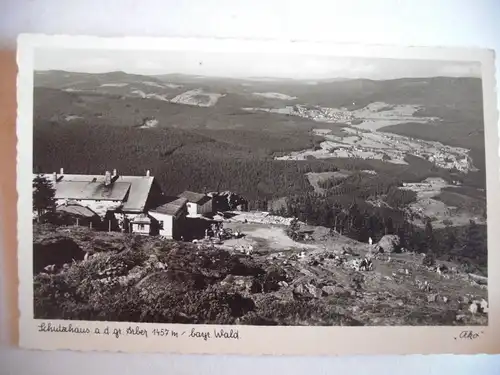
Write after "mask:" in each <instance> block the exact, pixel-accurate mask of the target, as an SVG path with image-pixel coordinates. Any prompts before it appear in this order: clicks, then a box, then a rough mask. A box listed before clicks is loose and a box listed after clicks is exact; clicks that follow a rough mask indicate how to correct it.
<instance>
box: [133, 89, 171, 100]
mask: <svg viewBox="0 0 500 375" xmlns="http://www.w3.org/2000/svg"><path fill="white" fill-rule="evenodd" d="M131 94H134V95H137V96H139V97H140V98H143V99H156V100H163V101H165V102H168V101H169V98H168V96H167V95H162V94H156V93H146V92H144V91H142V90H132V91H131Z"/></svg>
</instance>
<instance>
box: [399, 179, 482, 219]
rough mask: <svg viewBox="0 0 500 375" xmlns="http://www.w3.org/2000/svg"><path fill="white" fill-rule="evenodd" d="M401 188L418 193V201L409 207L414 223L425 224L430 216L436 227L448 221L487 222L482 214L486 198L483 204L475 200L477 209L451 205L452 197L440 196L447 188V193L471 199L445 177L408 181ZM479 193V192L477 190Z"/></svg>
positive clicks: (465, 199) (463, 198)
mask: <svg viewBox="0 0 500 375" xmlns="http://www.w3.org/2000/svg"><path fill="white" fill-rule="evenodd" d="M401 189H404V190H411V191H414V192H416V193H417V201H416V202H415V203H412V204H410V205H409V206H408V208H407V209H408V211H409V212H410V213H411V214H412V215H414V223H415V224H417V225H419V226H422V227H423V226H425V222H426V220H427V219H428V218H431V220H432V222H433V226H434V227H444V226H445V225H446V223H448V225H455V226H462V225H467V224H468V223H469V222H470V220H474V221H475V222H477V223H480V224H484V223H485V222H486V220H485V219H484V217H483V216H482V213H483V212H484V210H485V209H486V204H485V202H484V200H483V202H482V204H481V203H479V202H477V201H476V200H474V201H473V202H476V208H477V210H460V209H459V207H456V206H453V205H450V203H452V204H453V203H454V201H452V200H451V199H446V198H445V199H442V198H440V196H441V194H443V190H444V189H447V190H446V192H447V193H449V194H453V195H455V196H458V198H460V197H461V198H462V200H464V201H467V200H469V201H470V200H471V198H470V197H469V198H468V197H467V196H464V195H462V194H460V193H459V191H460V190H459V187H457V186H454V185H449V184H448V183H447V182H446V181H444V180H443V179H440V178H428V179H426V180H424V181H422V182H421V183H406V184H404V186H403V187H402V188H401ZM454 191H456V193H455V192H454ZM477 193H479V192H477V191H476V194H477ZM455 202H456V201H455ZM480 206H482V207H480Z"/></svg>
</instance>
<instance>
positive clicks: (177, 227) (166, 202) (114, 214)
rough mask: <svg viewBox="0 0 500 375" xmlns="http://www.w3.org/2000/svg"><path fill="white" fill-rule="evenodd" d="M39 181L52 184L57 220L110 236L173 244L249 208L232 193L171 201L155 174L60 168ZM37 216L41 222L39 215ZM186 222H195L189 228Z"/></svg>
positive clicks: (187, 193)
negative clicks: (226, 213)
mask: <svg viewBox="0 0 500 375" xmlns="http://www.w3.org/2000/svg"><path fill="white" fill-rule="evenodd" d="M36 176H41V177H44V178H45V179H46V180H47V181H50V183H51V186H52V188H53V189H54V199H55V203H56V214H57V215H58V216H63V217H65V218H66V220H67V221H68V220H69V222H70V223H72V224H76V225H85V226H89V227H92V226H94V227H97V226H100V227H101V228H104V229H107V230H109V231H121V232H125V233H135V234H139V235H159V236H162V237H164V238H168V239H184V238H185V237H186V235H187V234H189V235H191V236H193V235H194V236H196V234H195V233H196V232H197V231H198V232H200V236H203V235H204V234H205V235H206V234H207V230H208V229H207V228H211V227H213V224H214V222H215V223H217V220H216V217H217V215H216V214H217V212H222V211H229V210H237V211H246V210H247V208H248V206H247V202H246V201H245V200H244V199H243V198H242V197H240V196H238V195H236V194H233V193H231V192H210V193H198V192H193V191H184V192H182V193H180V194H179V195H178V196H167V195H165V194H164V193H163V191H162V189H161V187H160V185H159V183H158V181H157V180H156V179H155V177H153V176H152V175H151V174H150V171H146V173H145V175H143V176H122V175H120V174H119V173H118V171H117V170H116V169H114V170H113V171H112V172H110V171H106V172H105V173H103V174H102V175H85V174H66V173H64V169H63V168H61V169H60V171H59V173H56V172H54V173H52V174H46V173H42V174H34V175H33V178H35V177H36ZM33 215H34V218H35V219H37V213H36V212H33ZM214 217H215V219H214ZM187 219H191V220H190V221H189V224H187ZM187 225H189V226H190V227H189V228H187V227H186V226H187ZM186 239H187V238H186Z"/></svg>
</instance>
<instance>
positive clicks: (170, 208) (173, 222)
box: [149, 197, 188, 239]
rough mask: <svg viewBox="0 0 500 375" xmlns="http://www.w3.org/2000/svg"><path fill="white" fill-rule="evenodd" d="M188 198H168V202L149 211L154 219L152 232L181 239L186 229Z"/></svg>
mask: <svg viewBox="0 0 500 375" xmlns="http://www.w3.org/2000/svg"><path fill="white" fill-rule="evenodd" d="M187 203H188V201H187V199H186V198H178V197H172V198H166V202H165V203H164V204H162V205H161V206H158V207H156V208H154V209H151V210H150V211H149V215H150V216H151V217H152V218H153V219H154V221H155V222H154V225H153V227H152V234H158V235H160V236H163V237H166V238H170V239H179V238H180V237H181V236H182V231H183V229H184V226H183V224H184V219H185V217H186V214H187V210H188V209H187Z"/></svg>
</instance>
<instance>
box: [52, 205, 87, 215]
mask: <svg viewBox="0 0 500 375" xmlns="http://www.w3.org/2000/svg"><path fill="white" fill-rule="evenodd" d="M56 210H57V211H59V212H66V213H68V214H71V215H75V216H81V217H87V218H92V217H95V216H97V214H96V213H95V212H94V211H92V210H91V209H90V208H88V207H84V206H80V205H79V204H68V205H61V206H59V207H57V209H56Z"/></svg>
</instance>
